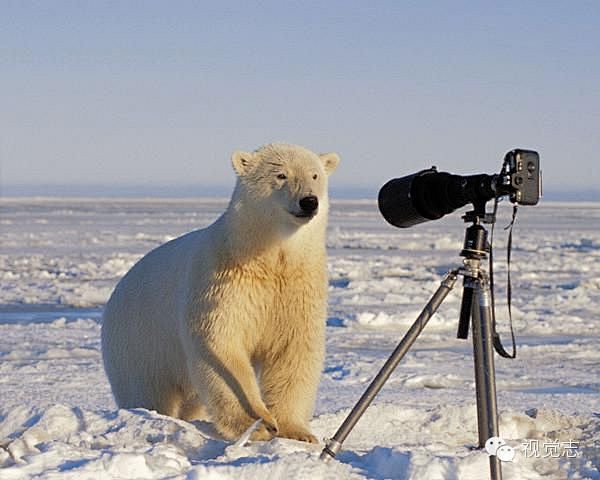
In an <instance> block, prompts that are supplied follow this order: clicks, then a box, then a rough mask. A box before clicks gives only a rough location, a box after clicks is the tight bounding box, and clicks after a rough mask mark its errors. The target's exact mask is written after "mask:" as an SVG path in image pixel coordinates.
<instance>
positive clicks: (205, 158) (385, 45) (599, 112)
mask: <svg viewBox="0 0 600 480" xmlns="http://www.w3.org/2000/svg"><path fill="white" fill-rule="evenodd" d="M0 10H1V13H2V14H1V18H2V20H0V71H1V72H2V75H1V79H0V92H1V98H2V108H1V111H0V129H1V131H2V135H0V158H1V160H2V165H1V168H2V170H1V175H2V177H1V178H2V184H3V185H4V188H7V187H10V186H14V185H22V184H28V185H36V184H50V185H67V186H69V185H73V186H75V185H79V186H81V185H84V186H85V185H107V186H110V187H115V186H125V185H138V186H139V185H142V186H144V185H145V186H161V187H169V188H170V187H173V188H178V187H180V186H184V185H185V186H192V187H193V186H195V185H198V186H199V187H201V186H213V187H214V186H224V187H229V186H231V185H233V182H234V175H233V171H232V169H231V166H230V161H229V157H230V154H231V152H232V151H233V150H236V149H245V150H253V149H255V148H256V147H258V146H260V145H261V144H264V143H269V142H271V141H288V142H291V143H298V144H302V145H305V146H307V147H309V148H311V149H313V150H316V151H332V150H333V151H337V152H338V153H339V154H340V156H341V157H342V163H341V164H340V167H339V169H338V171H337V172H336V173H335V174H334V175H335V176H334V177H332V185H333V186H335V187H337V188H342V187H360V188H363V189H366V190H376V189H377V188H378V187H379V186H380V185H381V184H383V183H385V181H387V180H388V179H389V178H392V177H396V176H403V175H406V174H409V173H412V172H414V171H416V170H419V169H422V168H427V167H429V166H431V165H437V166H438V168H439V169H441V170H445V171H450V172H452V173H494V172H496V171H497V170H498V169H499V167H500V163H501V160H502V157H503V155H504V153H505V152H506V151H507V150H509V149H511V148H513V147H524V148H531V149H536V150H538V151H539V152H540V154H541V158H542V167H543V170H544V180H545V188H546V191H548V190H550V191H552V190H559V191H567V190H572V191H579V190H599V188H598V186H597V183H598V174H597V173H595V172H594V169H595V170H598V167H596V165H595V164H596V162H597V160H598V158H599V153H598V152H600V61H599V60H598V58H599V57H598V52H600V2H594V1H589V2H585V1H572V2H567V1H563V2H553V1H538V2H528V1H518V2H516V1H503V2H481V1H480V2H474V1H473V2H462V1H438V2H432V1H415V2H412V1H411V2H408V1H389V2H378V1H373V2H367V1H364V2H353V1H329V2H310V1H302V2H286V1H279V2H178V1H173V2H148V1H143V2H133V1H129V2H100V1H94V2H80V1H74V2H65V1H53V2H45V1H43V2H27V1H14V2H13V1H2V2H1V3H0ZM201 193H202V190H201V189H200V188H199V191H198V194H201Z"/></svg>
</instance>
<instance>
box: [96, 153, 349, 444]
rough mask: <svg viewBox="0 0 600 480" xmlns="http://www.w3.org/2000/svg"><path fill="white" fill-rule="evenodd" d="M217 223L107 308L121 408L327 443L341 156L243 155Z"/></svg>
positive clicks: (111, 373) (167, 247) (164, 252)
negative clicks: (333, 184) (330, 259)
mask: <svg viewBox="0 0 600 480" xmlns="http://www.w3.org/2000/svg"><path fill="white" fill-rule="evenodd" d="M232 163H233V167H234V170H235V172H236V173H237V182H236V186H235V189H234V192H233V195H232V198H231V201H230V203H229V206H228V208H227V209H226V211H225V212H224V214H223V215H222V216H221V217H219V218H218V219H217V220H216V221H215V222H214V223H213V224H212V225H210V226H208V227H206V228H204V229H201V230H196V231H193V232H190V233H188V234H186V235H183V236H182V237H179V238H177V239H175V240H172V241H170V242H168V243H166V244H164V245H161V246H159V247H158V248H156V249H155V250H153V251H151V252H150V253H148V254H147V255H146V256H144V257H143V258H142V259H141V260H140V261H139V262H138V263H137V264H135V265H134V266H133V268H132V269H131V270H130V271H129V272H128V273H127V274H126V275H125V276H124V277H123V279H122V280H121V281H120V282H119V283H118V285H117V287H116V288H115V290H114V292H113V293H112V296H111V297H110V300H109V301H108V303H107V305H106V307H105V310H104V320H103V325H102V351H103V358H104V367H105V370H106V374H107V376H108V379H109V381H110V384H111V387H112V391H113V394H114V396H115V399H116V402H117V404H118V405H119V407H121V408H135V407H143V408H147V409H151V410H156V411H158V412H160V413H163V414H165V415H170V416H173V417H179V418H183V419H186V420H194V419H209V420H211V421H212V422H213V423H214V425H215V427H216V429H217V430H218V431H219V432H220V434H221V435H222V436H223V437H224V438H226V439H235V438H237V437H239V436H240V435H241V434H242V433H243V432H244V431H245V430H246V429H247V428H248V427H249V426H250V425H251V424H252V423H253V422H254V421H256V420H257V419H262V423H261V426H260V427H259V429H258V430H256V431H255V432H254V434H253V435H252V437H251V438H252V439H254V440H268V439H270V438H272V437H273V436H281V437H287V438H293V439H297V440H302V441H308V442H313V443H314V442H316V438H315V437H314V436H313V435H312V434H311V432H310V430H309V426H308V422H309V420H310V418H311V415H312V411H313V408H314V402H315V396H316V390H317V386H318V383H319V378H320V374H321V370H322V365H323V357H324V350H325V339H324V331H325V317H326V309H327V267H326V251H325V229H326V223H327V212H328V197H327V182H328V176H329V174H330V173H331V172H332V171H333V170H335V168H336V167H337V165H338V163H339V157H338V155H337V154H335V153H328V154H322V155H317V154H315V153H313V152H311V151H309V150H307V149H306V148H303V147H300V146H296V145H289V144H283V143H281V144H270V145H266V146H264V147H261V148H259V149H258V150H256V151H255V152H253V153H249V152H242V151H238V152H235V153H234V154H233V155H232Z"/></svg>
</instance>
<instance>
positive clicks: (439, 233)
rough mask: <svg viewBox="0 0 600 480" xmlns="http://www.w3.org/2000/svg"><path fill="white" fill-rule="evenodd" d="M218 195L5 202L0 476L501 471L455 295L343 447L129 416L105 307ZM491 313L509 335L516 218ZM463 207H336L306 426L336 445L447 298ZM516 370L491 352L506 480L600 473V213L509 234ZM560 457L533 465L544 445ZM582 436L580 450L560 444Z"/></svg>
mask: <svg viewBox="0 0 600 480" xmlns="http://www.w3.org/2000/svg"><path fill="white" fill-rule="evenodd" d="M225 205H226V200H222V199H186V200H160V201H155V200H151V199H60V198H54V199H43V198H4V199H1V200H0V479H2V480H4V479H21V478H44V479H46V478H47V479H69V478H93V479H103V478H107V479H108V478H184V479H224V478H236V479H237V478H240V479H244V478H250V479H256V478H266V477H270V478H294V479H303V478H306V479H318V478H335V479H337V478H344V479H345V478H356V479H363V478H374V479H384V478H393V479H403V480H404V479H428V480H429V479H461V480H462V479H481V478H487V471H488V457H487V454H486V453H485V451H482V450H479V449H477V448H475V447H476V443H477V420H476V409H475V393H474V381H473V358H472V352H471V344H470V341H462V340H457V339H456V338H455V336H456V335H455V334H456V327H457V320H458V312H459V309H460V294H461V291H460V290H461V288H460V286H458V287H457V288H456V289H455V290H454V291H453V292H452V293H451V294H450V295H449V296H448V298H447V299H446V301H445V302H444V304H443V305H442V306H441V308H440V310H439V312H438V313H437V314H436V315H435V316H434V317H433V318H432V319H431V321H430V322H429V324H428V325H427V327H426V329H425V331H424V332H423V334H422V335H421V337H420V338H419V340H418V341H417V342H416V343H415V345H414V346H413V348H412V349H411V350H410V351H409V353H408V354H407V356H406V357H405V358H404V360H403V361H402V362H401V363H400V365H399V366H398V368H397V370H396V371H395V372H394V374H393V375H392V377H391V378H390V379H389V381H388V382H387V384H386V386H385V387H384V388H383V390H382V391H381V393H380V394H379V396H378V397H377V398H376V399H375V402H374V404H373V405H372V406H371V407H370V408H369V409H368V410H367V412H366V413H365V416H364V417H363V418H362V419H361V421H360V422H359V423H358V424H357V426H356V428H355V429H354V431H353V432H352V433H351V434H350V436H349V437H348V439H347V440H346V442H345V443H344V446H343V450H342V451H341V452H340V453H339V455H338V456H337V458H336V460H334V461H331V462H328V463H325V462H322V461H321V460H319V458H318V457H319V454H320V451H321V449H322V445H319V446H313V445H308V444H303V443H300V442H295V441H292V440H286V439H275V440H273V441H271V442H249V443H247V444H246V445H245V446H236V445H235V444H233V443H230V442H225V441H223V440H221V439H219V438H218V436H217V435H216V434H215V432H214V430H213V429H212V427H211V425H210V424H209V423H204V422H194V423H188V422H184V421H181V420H177V419H172V418H169V417H165V416H162V415H159V414H157V413H156V412H150V411H146V410H143V409H136V410H118V409H117V408H116V406H115V404H114V401H113V399H112V396H111V393H110V387H109V385H108V382H107V380H106V377H105V375H104V372H103V369H102V360H101V358H102V357H101V350H100V325H101V309H102V306H103V304H104V303H105V302H106V299H107V298H108V296H109V295H110V292H111V291H112V288H113V287H114V285H115V283H116V282H117V281H118V279H119V278H120V277H121V276H122V275H123V274H124V273H125V272H126V271H127V270H128V269H129V268H130V267H131V265H133V263H134V262H135V261H136V260H137V259H138V258H140V256H141V255H143V254H144V253H146V252H147V251H148V250H150V249H151V248H153V247H154V246H156V245H158V244H160V243H162V242H164V241H167V240H169V239H171V238H174V237H175V236H178V235H180V234H182V233H184V232H186V231H189V230H192V229H195V228H200V227H202V226H205V225H207V224H209V223H210V222H211V221H213V220H214V219H215V218H216V217H217V216H218V215H219V213H220V212H221V211H222V210H223V209H224V208H225ZM502 213H503V216H502V217H501V218H500V220H499V223H498V226H497V230H496V238H495V243H496V249H495V253H496V265H495V267H496V268H495V271H496V282H497V285H496V301H497V316H498V325H499V330H500V332H501V335H502V338H503V339H504V340H505V342H506V341H509V336H508V328H507V322H508V320H507V311H506V305H505V303H506V302H505V296H506V264H505V260H504V259H505V256H504V249H505V246H506V237H505V232H504V231H503V230H502V228H501V227H503V226H504V225H506V224H507V223H508V218H509V215H510V208H509V207H507V206H504V209H503V210H502ZM463 234H464V224H463V223H462V221H461V220H460V215H459V214H458V213H456V214H453V215H450V216H447V217H445V218H444V219H442V220H439V221H436V222H428V223H425V224H422V225H420V226H417V227H414V228H411V229H408V230H399V229H395V228H393V227H390V226H388V225H387V224H386V223H385V221H384V220H383V219H382V218H381V216H380V214H379V213H378V211H377V207H376V205H375V203H374V202H372V201H337V202H336V201H334V202H333V204H332V207H331V220H330V229H329V235H328V240H327V242H328V249H329V254H330V260H329V271H330V300H329V315H328V320H327V325H328V327H327V357H326V362H325V367H324V373H323V377H322V382H321V385H320V387H319V395H318V402H317V407H316V412H315V417H314V419H313V421H312V424H311V427H312V429H313V431H314V433H315V435H317V437H318V438H324V437H329V436H331V435H333V434H334V433H335V431H336V430H337V428H338V427H339V425H340V424H341V422H342V421H343V420H344V418H345V416H346V415H347V414H348V412H349V411H350V409H351V407H352V406H353V405H354V403H355V402H356V401H357V400H358V398H359V397H360V395H361V394H362V392H363V391H364V389H365V388H366V387H367V385H368V384H369V382H370V380H371V379H372V378H373V376H374V375H375V374H376V373H377V371H378V370H379V368H380V367H381V366H382V364H383V362H384V361H385V360H386V359H387V357H388V356H389V354H390V353H391V351H392V350H393V348H394V347H395V345H396V344H397V342H398V341H399V340H400V338H401V337H402V336H403V334H404V333H405V332H406V330H407V328H408V327H409V326H410V325H411V324H412V322H413V321H414V319H415V317H416V316H417V315H418V313H419V311H420V309H421V308H422V307H423V305H424V304H425V303H426V302H427V300H428V299H429V296H430V295H431V294H432V293H433V292H434V291H435V289H436V288H437V286H438V285H439V282H440V280H441V278H442V277H443V275H444V274H445V272H446V271H447V270H449V269H450V268H453V267H455V266H457V265H459V264H460V261H461V258H460V256H459V255H458V253H459V251H460V249H461V245H462V239H463ZM514 235H515V238H514V249H513V263H512V279H513V317H514V323H515V329H516V333H517V341H518V344H519V350H518V357H517V359H516V360H506V359H502V358H499V357H496V370H497V386H498V405H499V410H500V434H501V436H502V437H503V438H504V439H505V440H506V442H507V443H508V444H509V445H511V446H512V447H514V448H515V450H516V451H517V456H516V458H515V460H514V461H513V462H512V463H510V462H504V463H503V464H502V468H503V473H504V478H505V479H537V478H544V479H562V478H570V479H584V478H593V479H599V478H600V474H599V473H598V467H599V466H600V454H599V453H598V442H599V441H600V426H599V425H600V422H599V418H600V396H599V393H600V382H599V373H600V368H599V366H600V351H599V350H598V348H597V345H598V337H599V335H600V334H599V329H598V326H599V325H600V323H599V321H598V307H599V305H600V280H599V278H600V204H594V203H585V204H583V203H581V204H576V203H561V204H558V203H543V202H542V203H541V204H540V205H538V206H536V207H522V208H521V209H520V210H519V216H518V220H517V225H516V227H515V233H514ZM536 440H537V441H540V442H559V443H560V445H561V446H562V447H561V451H560V454H561V455H560V456H559V457H558V458H553V457H552V456H546V458H541V457H542V456H541V455H540V458H530V457H527V456H526V453H527V452H526V450H525V444H526V443H527V442H530V441H536ZM568 442H576V445H577V449H576V452H577V457H575V458H570V457H569V456H567V455H566V453H567V452H566V450H565V448H564V446H565V445H568V444H569V443H568Z"/></svg>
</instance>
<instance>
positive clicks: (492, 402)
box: [320, 205, 502, 480]
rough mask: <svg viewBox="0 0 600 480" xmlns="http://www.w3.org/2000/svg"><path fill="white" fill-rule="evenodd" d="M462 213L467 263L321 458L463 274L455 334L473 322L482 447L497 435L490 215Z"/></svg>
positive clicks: (496, 465)
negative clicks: (486, 264) (486, 263)
mask: <svg viewBox="0 0 600 480" xmlns="http://www.w3.org/2000/svg"><path fill="white" fill-rule="evenodd" d="M463 219H464V221H465V223H468V222H472V225H471V226H469V227H467V229H466V232H465V242H464V246H463V250H462V251H461V252H460V255H461V256H462V257H464V260H463V266H462V267H460V268H457V269H455V270H451V271H450V272H448V273H447V274H446V276H445V277H444V279H443V280H442V282H441V285H440V286H439V287H438V289H437V290H436V292H435V293H434V294H433V296H432V297H431V299H430V300H429V302H428V303H427V305H426V306H425V308H424V309H423V310H422V312H421V313H420V315H419V316H418V317H417V319H416V321H415V322H414V323H413V324H412V326H411V327H410V329H409V330H408V332H407V333H406V334H405V335H404V337H403V338H402V340H401V341H400V343H399V344H398V346H397V347H396V348H395V350H394V352H393V353H392V354H391V356H390V357H389V358H388V359H387V361H386V362H385V364H384V365H383V367H382V368H381V370H380V371H379V373H378V374H377V376H376V377H375V378H374V379H373V381H372V382H371V384H370V385H369V386H368V388H367V389H366V390H365V392H364V393H363V395H362V397H361V398H360V399H359V401H358V402H357V403H356V405H355V406H354V408H353V409H352V411H351V412H350V413H349V414H348V416H347V417H346V419H345V420H344V422H343V423H342V425H341V426H340V427H339V428H338V430H337V432H336V433H335V435H334V436H333V437H332V438H331V439H329V440H328V441H327V442H326V446H325V448H324V449H323V451H322V452H321V457H320V458H321V460H329V459H331V458H335V456H336V455H337V453H338V452H339V451H340V449H341V448H342V444H343V442H344V440H345V439H346V437H347V436H348V435H349V434H350V432H351V431H352V429H353V428H354V426H355V425H356V423H357V422H358V420H359V419H360V417H361V416H362V415H363V413H364V412H365V410H366V409H367V407H368V406H369V405H370V404H371V402H372V401H373V399H374V398H375V396H376V395H377V394H378V393H379V391H380V390H381V388H382V387H383V385H384V384H385V382H386V381H387V379H388V378H389V376H390V375H391V374H392V372H393V371H394V369H395V368H396V366H397V365H398V363H399V362H400V360H402V358H403V357H404V355H406V353H407V352H408V350H409V348H410V347H411V346H412V344H413V343H414V342H415V340H416V339H417V337H418V336H419V334H420V333H421V332H422V331H423V329H424V328H425V325H426V324H427V322H428V321H429V319H430V318H431V317H432V316H433V314H434V313H435V312H436V311H437V309H438V308H439V306H440V305H441V304H442V302H443V301H444V299H445V298H446V296H447V295H448V293H450V290H452V288H454V285H455V283H456V280H457V278H458V276H459V275H461V276H462V277H463V296H462V302H461V313H460V320H459V325H458V335H457V336H458V338H467V335H468V331H469V324H470V323H472V325H473V357H474V364H475V391H476V398H477V428H478V432H479V443H478V444H479V447H480V448H483V447H484V446H485V443H486V441H487V439H489V438H491V437H497V436H498V412H497V406H496V378H495V369H494V350H493V343H492V306H491V303H490V285H489V278H488V275H487V273H486V272H485V270H484V269H483V268H482V267H481V260H483V259H485V258H487V251H488V243H487V231H486V229H485V228H484V227H483V226H482V225H481V223H482V222H483V223H486V222H490V218H489V217H488V215H487V214H486V213H485V205H475V210H474V211H472V212H468V213H467V214H465V215H464V216H463ZM489 462H490V478H491V479H492V480H501V479H502V470H501V467H500V461H499V459H498V457H497V456H496V455H491V456H490V457H489Z"/></svg>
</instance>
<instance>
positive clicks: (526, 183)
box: [501, 149, 542, 205]
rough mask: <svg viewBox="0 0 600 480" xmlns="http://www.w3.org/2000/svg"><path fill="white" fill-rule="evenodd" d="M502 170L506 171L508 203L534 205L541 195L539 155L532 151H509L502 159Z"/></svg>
mask: <svg viewBox="0 0 600 480" xmlns="http://www.w3.org/2000/svg"><path fill="white" fill-rule="evenodd" d="M504 169H507V171H506V173H505V177H504V181H506V183H507V185H508V186H509V192H508V194H509V196H510V197H509V198H510V201H511V202H513V203H516V204H518V205H536V204H537V203H538V201H539V199H540V196H541V194H542V172H541V171H540V156H539V154H538V153H537V152H534V151H533V150H521V149H515V150H511V151H510V152H508V153H507V154H506V156H505V157H504ZM501 175H502V174H501Z"/></svg>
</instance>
